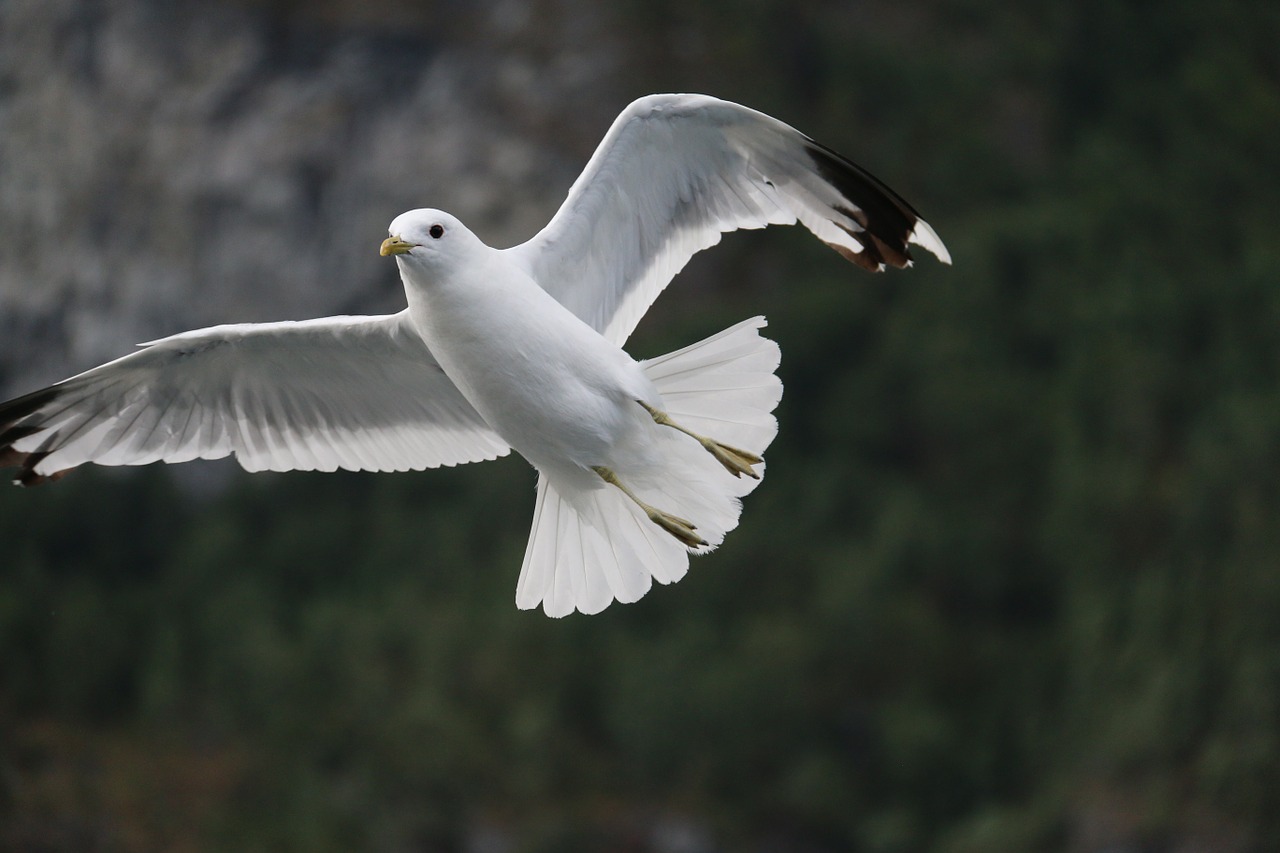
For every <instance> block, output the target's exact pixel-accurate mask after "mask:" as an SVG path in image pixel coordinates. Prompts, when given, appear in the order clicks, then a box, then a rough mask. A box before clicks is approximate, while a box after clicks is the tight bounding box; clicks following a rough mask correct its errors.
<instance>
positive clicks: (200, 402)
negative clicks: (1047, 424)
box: [0, 95, 950, 616]
mask: <svg viewBox="0 0 1280 853" xmlns="http://www.w3.org/2000/svg"><path fill="white" fill-rule="evenodd" d="M795 222H800V223H802V224H803V225H805V227H806V228H808V229H809V230H810V231H812V232H813V233H814V234H816V235H817V236H818V237H819V238H820V239H822V240H823V241H824V242H826V243H827V244H828V245H830V246H831V247H832V248H834V249H836V250H837V251H838V252H840V254H842V255H843V256H844V257H846V258H847V259H849V260H851V261H853V262H855V263H857V264H858V265H860V266H863V267H865V268H867V269H870V270H879V269H882V268H883V267H884V266H885V265H886V264H888V265H893V266H906V265H908V264H909V263H910V254H909V251H908V245H909V244H916V245H919V246H921V247H923V248H925V249H927V250H928V251H930V252H932V253H933V254H935V255H936V256H938V258H940V259H941V260H943V261H945V262H948V263H949V262H950V257H949V256H948V254H947V251H946V249H945V247H944V246H943V245H942V242H941V241H940V240H939V239H938V237H937V235H936V234H935V233H934V232H933V229H931V228H930V227H929V225H928V224H927V223H925V222H924V220H923V219H921V218H920V217H919V215H918V214H916V212H915V211H914V210H913V209H912V208H911V207H910V205H908V204H907V203H906V202H905V201H903V200H902V199H901V198H900V197H899V196H897V195H896V194H895V193H894V192H893V191H892V190H890V189H888V187H886V186H885V185H884V184H882V183H881V182H880V181H878V180H877V179H875V178H874V177H872V176H871V175H870V174H868V173H867V172H866V171H865V170H863V169H861V168H859V167H858V166H855V165H853V164H852V163H850V162H848V161H847V160H844V159H843V158H841V157H840V156H839V155H837V154H835V153H834V152H832V151H830V149H827V148H825V147H823V146H821V145H819V144H818V143H815V142H814V141H813V140H811V139H809V138H808V137H806V136H804V135H803V134H801V133H800V132H798V131H796V130H795V129H793V128H791V127H789V126H787V125H785V124H783V123H782V122H779V121H777V120H776V119H773V118H770V117H769V116H766V115H763V114H762V113H758V112H755V111H753V110H750V109H747V108H745V107H741V106H738V105H736V104H730V103H727V102H725V101H720V100H716V99H714V98H710V97H707V96H703V95H652V96H650V97H647V98H642V99H641V100H639V101H636V102H635V103H633V104H631V105H630V106H629V107H628V108H627V109H626V110H625V111H624V112H623V113H622V114H621V115H620V116H619V117H618V119H617V120H616V121H615V122H614V124H613V126H612V127H611V128H610V130H609V132H608V134H607V135H606V136H605V138H604V141H603V142H601V144H600V146H599V148H598V149H597V150H596V153H595V154H594V155H593V157H592V158H591V161H590V162H589V163H588V165H587V168H586V170H585V171H584V172H583V174H582V176H581V177H579V179H578V180H577V182H576V183H575V184H574V186H573V188H572V189H571V190H570V193H569V197H568V199H567V200H566V201H565V203H564V205H563V206H562V207H561V209H560V210H559V212H558V213H557V214H556V215H555V217H554V218H553V219H552V220H551V222H550V223H549V224H548V225H547V226H546V228H544V229H543V230H542V231H541V232H540V233H539V234H538V235H537V236H535V237H534V238H533V239H532V240H530V241H529V242H527V243H524V244H522V245H519V246H516V247H514V248H511V249H506V250H498V249H492V248H490V247H488V246H486V245H485V244H484V243H482V242H481V241H480V240H479V239H478V238H477V237H476V236H475V235H474V234H472V233H471V232H470V231H469V230H467V228H466V227H465V226H463V225H462V223H460V222H459V221H458V220H456V219H455V218H454V217H452V216H449V215H448V214H446V213H443V212H441V211H436V210H416V211H410V212H409V213H406V214H402V215H401V216H399V217H397V218H396V220H395V221H393V222H392V224H391V228H390V234H391V236H390V237H389V238H388V239H387V240H386V241H385V242H384V243H383V247H382V253H383V254H384V255H394V256H395V258H396V261H397V264H398V266H399V269H400V274H401V277H402V279H403V281H404V285H405V293H406V297H407V301H408V308H407V309H406V310H405V311H402V312H400V313H399V314H395V315H391V316H385V317H333V318H327V319H322V320H311V321H305V322H298V323H270V324H258V325H230V326H217V327H214V328H209V329H202V330H198V331H194V332H187V333H184V334H180V335H175V336H173V337H169V338H164V339H162V340H159V341H154V342H152V343H150V344H147V345H144V348H143V349H141V350H139V351H138V352H135V353H133V354H131V355H128V356H125V357H123V358H120V359H117V360H115V361H112V362H110V363H108V364H104V365H102V366H100V367H97V368H94V369H92V370H90V371H87V372H85V373H82V374H80V375H78V376H75V377H72V378H71V379H68V380H66V381H64V382H61V383H59V384H57V385H53V386H51V387H49V388H45V389H42V390H39V391H36V392H33V393H31V394H28V395H26V396H24V397H19V398H17V399H15V400H12V401H9V402H8V403H4V404H0V465H15V466H18V467H19V472H18V475H17V482H20V483H22V484H24V485H32V484H35V483H40V482H43V481H45V480H48V479H53V478H56V477H57V476H59V475H60V474H61V473H63V472H65V471H66V470H68V469H71V468H74V467H76V466H78V465H81V464H84V463H86V462H96V463H98V464H104V465H139V464H145V463H149V462H154V461H161V460H162V461H167V462H181V461H186V460H189V459H194V458H217V457H221V456H226V455H228V454H235V456H236V458H237V459H238V460H239V462H240V463H241V464H242V465H243V466H244V467H245V468H246V469H248V470H250V471H256V470H264V469H269V470H277V471H282V470H289V469H312V470H325V471H332V470H334V469H336V468H344V469H349V470H357V469H358V470H372V471H402V470H408V469H422V468H428V467H436V466H440V465H455V464H459V463H463V462H473V461H479V460H482V459H492V458H495V457H497V456H500V455H503V454H505V453H507V452H508V451H509V450H510V449H512V448H514V449H515V450H516V451H518V452H519V453H520V454H521V455H523V456H524V457H525V458H526V459H528V461H529V462H530V463H531V464H533V466H534V467H535V468H537V469H538V472H539V477H538V491H537V498H536V503H535V508H534V520H533V529H532V532H531V534H530V538H529V545H528V548H527V551H526V554H525V558H524V564H523V566H522V568H521V573H520V579H519V582H518V584H517V592H516V602H517V604H518V605H519V606H520V607H522V608H532V607H536V606H537V605H538V604H542V605H543V608H544V609H545V611H546V612H547V613H548V614H549V615H552V616H561V615H564V614H566V613H569V612H572V611H573V610H575V609H577V610H581V611H583V612H587V613H595V612H598V611H599V610H601V609H603V608H604V607H606V606H607V605H608V604H609V603H610V602H611V601H613V600H615V599H616V600H618V601H624V602H628V601H635V600H636V599H638V598H640V597H641V596H642V595H644V594H645V592H646V591H647V590H648V589H649V586H650V584H651V581H652V579H654V578H656V579H657V580H658V581H659V582H661V583H671V582H674V581H676V580H679V579H680V578H681V577H682V576H683V575H684V573H685V571H686V570H687V567H688V554H689V553H690V552H694V553H702V552H705V551H708V550H710V549H712V548H714V547H715V546H716V545H718V544H719V543H720V541H722V539H723V538H724V536H725V534H727V533H728V532H729V531H730V530H732V529H733V528H734V527H735V526H737V523H738V517H739V513H740V510H741V504H740V498H741V497H742V496H743V495H745V494H746V493H747V492H749V491H751V489H752V488H754V487H755V486H756V485H757V484H758V482H759V479H758V477H759V475H761V474H762V473H763V462H762V460H761V459H760V458H759V457H761V456H762V455H763V453H764V450H765V449H766V448H767V447H768V445H769V443H770V441H772V439H773V436H774V434H775V433H776V431H777V425H776V422H775V421H774V418H773V415H772V414H771V412H772V410H773V408H774V407H775V406H776V405H777V402H778V400H779V399H780V397H781V394H782V384H781V382H780V381H779V380H778V378H777V377H776V376H775V375H774V371H775V370H776V369H777V366H778V362H779V353H778V348H777V346H776V345H775V344H774V343H773V342H772V341H769V340H767V339H765V338H762V337H761V336H760V335H759V329H760V328H762V327H763V326H764V325H765V324H764V320H763V318H759V317H757V318H754V319H752V320H748V321H745V322H743V323H740V324H738V325H736V326H734V327H733V328H731V329H728V330H726V331H724V332H721V333H720V334H718V335H715V336H713V337H711V338H708V339H707V340H705V341H701V342H699V343H697V344H693V345H692V346H689V347H686V348H685V349H682V350H679V351H678V352H674V353H670V354H668V355H666V356H662V357H660V358H656V359H652V360H649V361H645V362H636V361H634V360H633V359H631V358H630V357H629V356H628V355H627V354H626V353H624V352H623V351H622V350H621V349H620V347H621V345H622V344H623V343H625V341H626V339H627V337H628V336H629V335H630V334H631V331H632V330H633V329H634V328H635V325H636V323H637V322H638V321H639V319H640V317H641V316H643V314H644V312H645V311H646V310H647V309H648V307H649V305H650V304H651V303H652V302H653V300H654V299H655V298H656V297H657V295H658V293H660V292H661V290H662V289H663V288H664V287H665V286H666V285H667V284H668V282H669V281H670V280H671V278H672V277H673V276H674V275H675V274H676V273H677V272H679V270H680V269H681V268H682V267H683V266H684V265H685V263H686V262H687V261H688V260H689V258H690V257H691V256H692V255H693V254H694V253H696V252H698V251H699V250H701V249H704V248H706V247H708V246H711V245H714V244H715V243H716V242H718V241H719V239H720V235H721V234H722V233H724V232H727V231H732V230H735V229H738V228H761V227H764V226H766V225H770V224H793V223H795ZM744 474H745V475H747V476H741V475H744Z"/></svg>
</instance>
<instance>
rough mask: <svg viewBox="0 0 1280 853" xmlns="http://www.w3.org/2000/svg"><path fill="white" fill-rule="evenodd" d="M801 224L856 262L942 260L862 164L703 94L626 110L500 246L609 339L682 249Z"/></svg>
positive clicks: (928, 231)
mask: <svg viewBox="0 0 1280 853" xmlns="http://www.w3.org/2000/svg"><path fill="white" fill-rule="evenodd" d="M796 222H800V223H801V224H803V225H804V226H805V227H806V228H808V229H809V230H810V231H812V232H813V233H814V234H815V235H816V236H817V237H818V238H819V239H821V240H822V241H823V242H825V243H826V244H827V245H829V246H831V247H832V248H833V249H835V250H836V251H838V252H840V254H841V255H843V256H844V257H845V258H847V259H849V260H850V261H852V262H854V263H856V264H858V265H859V266H862V267H864V268H866V269H869V270H873V271H878V270H881V269H883V268H884V267H885V266H886V265H891V266H896V267H903V266H907V265H908V264H910V263H911V253H910V251H909V250H908V244H913V243H914V244H916V245H919V246H922V247H923V248H925V249H927V250H928V251H930V252H932V253H933V254H935V255H937V256H938V258H939V259H940V260H942V261H944V262H946V263H950V262H951V258H950V255H949V254H948V253H947V250H946V247H944V246H943V245H942V241H941V240H939V239H938V237H937V235H936V234H935V233H934V232H933V229H932V228H930V227H929V225H928V223H926V222H925V221H924V220H923V219H921V218H920V215H919V214H918V213H916V211H915V210H914V209H913V208H912V207H911V205H909V204H908V203H907V202H906V201H905V200H903V199H902V197H901V196H899V195H898V194H897V193H895V192H894V191H893V190H891V189H889V187H887V186H886V185H885V184H884V183H882V182H881V181H880V180H878V179H877V178H875V176H873V175H871V174H870V173H869V172H867V171H866V170H865V169H863V168H861V167H859V166H857V165H855V164H853V163H851V162H849V161H848V160H846V159H844V158H843V157H841V156H840V155H839V154H836V153H835V152H834V151H832V150H831V149H829V148H826V147H825V146H822V145H820V144H819V143H817V142H814V141H813V140H812V139H810V138H809V137H807V136H805V135H804V134H802V133H800V132H799V131H798V130H796V129H794V128H792V127H790V126H789V125H786V124H784V123H782V122H780V121H778V120H777V119H774V118H771V117H769V116H767V115H765V114H763V113H760V112H756V111H755V110H751V109H748V108H747V107H743V106H739V105H738V104H733V103H729V102H727V101H721V100H718V99H716V98H711V97H708V96H706V95H650V96H649V97H646V98H641V99H640V100H638V101H635V102H634V103H632V104H631V105H630V106H629V107H627V109H625V110H624V111H623V112H622V114H621V115H620V116H618V118H617V120H615V121H614V123H613V126H612V127H610V129H609V132H608V133H607V134H606V135H605V137H604V140H603V141H602V142H601V143H600V146H599V147H598V148H597V149H596V151H595V154H593V155H592V157H591V160H590V162H589V163H588V164H587V167H586V169H585V170H584V171H583V173H582V175H581V176H579V178H578V180H577V181H576V182H575V183H574V185H573V188H572V189H571V190H570V191H569V196H568V198H567V199H566V200H565V203H564V204H563V205H562V206H561V208H560V210H559V211H558V212H557V213H556V215H555V216H554V217H553V218H552V220H551V222H550V223H548V225H547V227H546V228H544V229H543V230H542V231H541V232H539V233H538V234H537V235H536V236H535V237H534V238H533V239H532V240H530V241H528V242H527V243H523V244H521V245H519V246H515V247H513V248H511V249H508V250H507V251H508V252H509V253H510V254H511V255H512V256H513V257H515V258H517V259H518V260H520V261H522V262H523V263H524V264H525V266H526V268H527V269H528V270H529V271H530V273H531V274H532V276H533V278H534V280H535V281H537V282H539V283H540V284H541V285H542V286H543V287H544V288H545V289H546V290H547V291H548V292H550V293H551V294H552V295H553V296H555V297H556V298H557V299H558V300H559V301H560V302H561V303H562V304H563V305H565V306H566V307H568V308H569V309H570V310H571V311H573V312H574V313H575V314H577V315H578V316H579V317H580V318H581V319H583V320H584V321H586V322H587V323H589V324H590V325H591V326H593V327H594V328H595V329H596V330H597V331H599V332H600V333H601V334H603V335H604V336H605V337H606V338H608V339H609V340H610V341H612V342H613V343H615V344H618V345H621V344H622V343H624V342H625V341H626V339H627V338H628V337H629V336H630V334H631V332H632V331H633V330H634V329H635V326H636V324H637V323H638V322H639V321H640V318H641V317H642V316H643V315H644V312H645V311H646V310H648V308H649V306H650V305H651V304H652V303H653V300H654V299H656V298H657V296H658V294H659V293H660V292H661V291H662V290H663V288H665V287H666V286H667V284H668V283H669V282H670V281H671V279H672V278H673V277H674V276H675V275H676V273H678V272H679V271H680V270H681V269H682V268H683V267H684V265H685V264H686V263H688V261H689V259H690V258H691V257H693V255H694V254H696V253H697V252H699V251H702V250H703V249H706V248H709V247H711V246H714V245H715V244H716V243H718V242H720V236H721V234H723V233H726V232H729V231H735V230H738V229H740V228H764V227H766V226H768V225H794V224H795V223H796Z"/></svg>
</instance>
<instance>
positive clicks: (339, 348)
mask: <svg viewBox="0 0 1280 853" xmlns="http://www.w3.org/2000/svg"><path fill="white" fill-rule="evenodd" d="M508 450H509V448H508V447H507V445H506V444H505V443H504V442H503V441H502V439H500V438H499V437H498V436H497V435H496V434H495V433H494V432H493V431H492V430H491V429H489V427H488V426H487V425H486V424H485V422H484V419H483V418H482V417H481V416H480V415H479V414H478V413H477V412H476V411H475V409H473V408H472V407H471V404H470V403H468V402H467V401H466V399H464V398H463V396H462V393H461V392H460V391H458V389H457V387H455V386H454V384H453V383H452V382H451V381H450V380H449V378H448V377H447V376H445V374H444V371H443V370H441V368H440V366H439V365H438V364H437V363H436V360H435V358H434V357H433V356H432V354H431V351H430V350H429V349H428V348H427V345H426V344H425V343H424V342H423V340H422V338H421V337H420V336H419V335H418V333H417V331H416V330H414V328H413V326H412V323H411V322H410V321H409V318H408V314H407V312H401V313H399V314H394V315H387V316H379V317H328V318H324V319H320V320H307V321H301V322H285V323H262V324H242V325H229V326H215V327H212V328H208V329H200V330H197V331H194V332H186V333H183V334H180V335H174V336H173V337H169V338H163V339H161V340H158V341H154V342H152V343H150V344H147V345H145V346H144V347H143V348H142V349H140V350H138V351H137V352H134V353H131V354H129V355H127V356H125V357H123V358H119V359H116V360H115V361H112V362H108V363H107V364H104V365H102V366H100V367H96V368H94V369H92V370H89V371H86V372H85V373H81V374H79V375H78V376H73V377H72V378H70V379H67V380H65V381H63V382H60V383H58V384H57V385H52V386H50V387H48V388H45V389H43V390H40V391H35V392H33V393H31V394H27V395H26V396H23V397H19V398H17V399H15V400H11V401H9V402H7V403H0V467H12V466H18V467H19V471H18V474H17V477H16V482H19V483H22V484H24V485H32V484H35V483H40V482H44V481H45V480H47V479H51V478H53V477H56V476H57V475H58V474H60V473H61V472H63V471H65V470H67V469H70V468H74V467H76V466H77V465H82V464H84V463H86V462H96V463H98V464H100V465H142V464H146V463H148V462H156V461H165V462H184V461H187V460H189V459H196V458H202V459H217V458H220V457H223V456H226V455H228V454H231V453H234V454H235V455H236V458H237V461H239V462H240V464H241V465H242V466H244V467H245V468H246V469H248V470H250V471H259V470H273V471H285V470H290V469H300V470H321V471H333V470H335V469H337V468H345V469H348V470H367V471H406V470H410V469H418V470H420V469H423V468H434V467H437V466H440V465H456V464H460V463H463V462H476V461H480V460H482V459H493V458H495V457H498V456H501V455H503V454H505V453H507V452H508Z"/></svg>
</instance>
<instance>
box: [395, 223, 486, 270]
mask: <svg viewBox="0 0 1280 853" xmlns="http://www.w3.org/2000/svg"><path fill="white" fill-rule="evenodd" d="M387 232H388V233H389V234H390V236H389V237H387V239H385V240H383V241H382V248H381V249H380V250H379V252H378V253H379V254H380V255H382V256H383V257H386V256H387V255H394V256H395V257H396V260H397V261H399V262H400V263H402V264H405V265H408V266H412V267H418V268H422V269H430V268H432V267H439V266H440V265H441V264H447V263H449V262H450V261H451V260H454V259H457V258H459V257H463V256H465V255H466V254H467V253H468V252H470V251H472V250H473V249H474V248H475V247H477V246H481V245H483V244H482V243H481V242H480V240H479V238H477V237H476V236H475V235H474V234H472V233H471V232H470V231H469V230H468V229H467V227H466V226H465V225H463V224H462V223H461V222H459V221H458V220H457V218H456V217H453V216H450V215H449V214H447V213H445V212H444V211H442V210H431V209H426V208H424V209H421V210H410V211H409V212H407V213H402V214H400V215H399V216H397V217H396V218H395V219H394V220H392V222H391V227H389V228H388V229H387Z"/></svg>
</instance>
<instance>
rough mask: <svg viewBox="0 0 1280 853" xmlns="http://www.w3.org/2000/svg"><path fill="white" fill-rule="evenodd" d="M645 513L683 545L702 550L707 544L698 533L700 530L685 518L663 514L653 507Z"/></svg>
mask: <svg viewBox="0 0 1280 853" xmlns="http://www.w3.org/2000/svg"><path fill="white" fill-rule="evenodd" d="M645 511H646V513H647V514H648V516H649V520H650V521H652V522H653V523H654V524H656V525H658V526H659V527H661V528H662V529H663V530H665V531H667V532H668V533H670V534H671V535H672V536H674V537H675V538H676V539H679V540H680V542H681V544H683V545H686V546H688V547H689V548H701V547H702V546H704V545H706V544H707V540H705V539H703V538H702V537H701V536H699V535H698V534H697V533H696V531H697V529H698V528H696V527H694V526H693V525H692V524H690V523H689V522H687V521H685V520H684V519H683V518H680V517H679V516H676V515H672V514H671V513H669V512H663V511H662V510H660V509H654V508H653V507H648V508H647V509H646V510H645Z"/></svg>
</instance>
